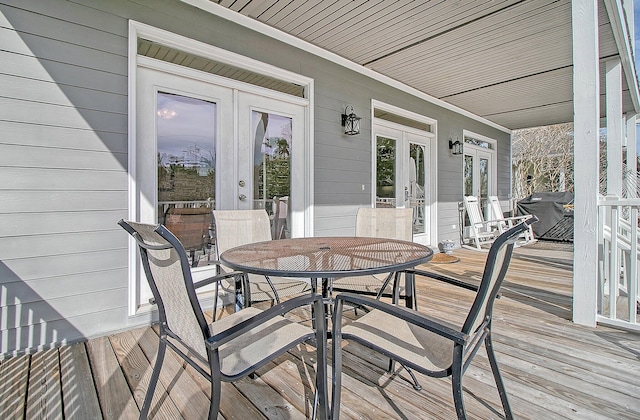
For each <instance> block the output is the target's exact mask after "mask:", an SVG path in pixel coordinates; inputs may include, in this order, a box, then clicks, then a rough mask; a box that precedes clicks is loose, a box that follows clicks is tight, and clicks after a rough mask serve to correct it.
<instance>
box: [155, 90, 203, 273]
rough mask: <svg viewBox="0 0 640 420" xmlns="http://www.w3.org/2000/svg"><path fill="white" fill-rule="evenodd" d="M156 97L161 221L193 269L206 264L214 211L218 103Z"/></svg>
mask: <svg viewBox="0 0 640 420" xmlns="http://www.w3.org/2000/svg"><path fill="white" fill-rule="evenodd" d="M156 98H157V99H156V101H157V106H156V133H157V134H156V135H157V159H158V167H157V176H158V180H157V186H158V187H157V188H158V189H157V194H158V195H157V197H158V201H157V203H158V209H157V218H158V220H157V222H158V223H162V224H164V225H166V226H167V228H168V229H169V230H170V231H171V232H173V233H174V234H175V235H176V236H177V237H178V239H180V242H182V245H183V246H184V248H185V250H186V251H187V253H189V256H190V258H191V265H192V266H193V267H197V266H199V265H201V264H203V265H206V264H207V262H208V260H209V256H210V252H211V245H212V240H213V238H212V227H211V224H212V217H211V210H212V209H214V208H215V168H216V151H215V144H216V130H215V127H216V103H215V102H210V101H206V100H202V99H197V98H191V97H188V96H183V95H177V94H172V93H165V92H158V93H157V96H156ZM205 257H206V258H205Z"/></svg>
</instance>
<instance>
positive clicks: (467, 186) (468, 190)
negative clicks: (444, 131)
mask: <svg viewBox="0 0 640 420" xmlns="http://www.w3.org/2000/svg"><path fill="white" fill-rule="evenodd" d="M463 174H464V195H465V197H466V196H470V195H474V192H473V156H472V155H467V154H465V155H464V168H463Z"/></svg>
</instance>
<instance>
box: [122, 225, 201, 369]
mask: <svg viewBox="0 0 640 420" xmlns="http://www.w3.org/2000/svg"><path fill="white" fill-rule="evenodd" d="M118 224H119V225H120V226H122V228H124V230H126V231H127V232H128V233H129V234H130V235H131V236H133V237H134V239H135V240H136V242H137V244H138V249H139V251H140V257H141V258H142V266H143V267H144V272H145V274H146V277H147V281H148V282H149V286H150V287H151V292H152V293H153V297H154V299H155V302H156V304H157V305H158V311H159V316H160V322H165V323H166V325H167V328H168V329H169V330H171V331H172V332H173V333H174V334H176V335H177V336H178V337H179V338H180V339H181V340H182V341H183V342H184V343H185V344H187V345H188V346H190V347H191V348H192V349H193V350H194V351H195V352H197V353H198V354H199V355H200V356H201V357H203V358H205V359H206V358H207V352H206V347H205V340H204V339H205V337H207V336H208V327H207V322H206V320H205V318H204V315H203V313H202V308H201V307H200V304H199V303H198V299H197V296H196V292H195V288H194V287H193V280H192V278H191V269H190V266H189V259H188V257H187V253H186V252H185V250H184V248H183V247H182V245H181V244H180V241H179V240H178V238H176V237H175V235H173V234H172V233H171V232H170V231H169V230H168V229H167V228H166V227H165V226H163V225H148V224H143V223H136V222H130V221H124V220H120V221H119V222H118Z"/></svg>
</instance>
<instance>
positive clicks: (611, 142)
mask: <svg viewBox="0 0 640 420" xmlns="http://www.w3.org/2000/svg"><path fill="white" fill-rule="evenodd" d="M606 72H607V73H606V76H605V77H606V89H605V90H606V97H607V195H609V194H614V195H616V196H617V197H622V176H623V173H622V141H623V139H624V130H623V125H622V63H621V62H620V59H612V60H608V61H607V62H606Z"/></svg>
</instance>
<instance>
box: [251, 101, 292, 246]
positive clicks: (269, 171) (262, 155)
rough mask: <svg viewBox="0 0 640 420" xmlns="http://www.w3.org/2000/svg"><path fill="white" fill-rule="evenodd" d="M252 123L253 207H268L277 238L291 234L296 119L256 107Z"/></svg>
mask: <svg viewBox="0 0 640 420" xmlns="http://www.w3.org/2000/svg"><path fill="white" fill-rule="evenodd" d="M251 125H252V127H253V133H254V138H253V145H254V148H253V155H254V159H253V162H254V164H253V208H254V209H265V210H267V213H268V214H269V218H270V219H271V233H272V237H273V238H274V239H282V238H287V237H291V236H290V232H289V226H288V223H287V220H288V219H289V217H288V214H289V197H290V196H291V152H292V150H291V149H292V138H291V134H292V127H293V120H292V118H290V117H285V116H281V115H277V114H274V113H268V112H261V111H255V110H254V111H252V112H251Z"/></svg>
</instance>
